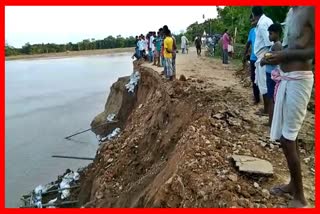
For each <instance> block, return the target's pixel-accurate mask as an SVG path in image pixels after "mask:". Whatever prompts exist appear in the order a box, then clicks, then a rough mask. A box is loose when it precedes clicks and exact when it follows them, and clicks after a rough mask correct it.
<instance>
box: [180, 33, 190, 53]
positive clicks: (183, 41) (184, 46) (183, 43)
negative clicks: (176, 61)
mask: <svg viewBox="0 0 320 214" xmlns="http://www.w3.org/2000/svg"><path fill="white" fill-rule="evenodd" d="M188 43H189V41H188V39H187V37H186V36H185V35H183V36H182V37H181V51H182V54H184V53H185V51H186V50H187V49H188V48H187V44H188Z"/></svg>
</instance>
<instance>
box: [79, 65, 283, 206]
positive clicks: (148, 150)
mask: <svg viewBox="0 0 320 214" xmlns="http://www.w3.org/2000/svg"><path fill="white" fill-rule="evenodd" d="M134 67H135V68H134V70H138V71H139V72H140V75H141V79H140V81H139V83H138V86H137V88H136V89H135V93H134V94H131V93H128V92H127V90H126V88H125V84H127V83H128V81H129V78H128V77H126V78H120V79H119V80H118V81H117V82H116V83H115V84H113V86H112V88H111V92H110V95H109V98H108V100H107V103H106V106H105V111H104V112H103V113H101V114H99V115H98V116H97V117H96V118H95V119H94V121H93V122H92V124H91V125H92V127H96V126H98V125H99V124H101V123H103V122H104V121H105V120H106V117H107V116H108V115H109V114H112V113H114V114H116V120H117V121H118V122H117V123H116V124H112V125H110V124H109V125H104V126H100V127H99V128H96V129H95V128H94V129H93V131H94V132H95V133H96V134H99V135H101V136H103V135H106V134H108V133H110V132H111V131H112V130H113V129H114V128H116V127H119V128H120V129H121V133H120V135H119V136H118V137H117V138H115V139H113V140H111V141H106V142H104V143H102V144H101V146H100V148H99V149H98V151H97V155H96V158H95V160H94V162H93V163H92V164H90V165H89V166H88V167H87V168H86V169H85V170H84V171H83V172H82V174H81V186H80V190H77V192H76V193H75V194H77V197H78V199H79V202H80V205H81V206H84V207H281V206H285V205H286V200H285V199H283V198H276V197H271V196H270V194H269V192H268V191H267V190H266V189H269V187H270V185H273V184H274V183H279V182H283V180H282V179H283V177H281V176H273V177H264V176H251V175H248V174H241V173H239V172H237V170H236V169H235V167H234V164H233V162H232V161H231V160H230V157H231V155H232V154H244V155H252V156H255V157H259V158H263V159H266V160H269V161H270V162H271V163H272V164H273V165H277V168H276V169H275V171H276V173H275V174H279V175H281V174H282V175H283V172H282V171H283V169H284V168H285V167H286V164H285V162H284V160H283V158H282V154H281V150H280V148H279V147H277V146H275V147H274V146H273V149H265V148H263V147H262V146H261V142H264V141H265V142H267V141H268V140H267V138H266V137H265V136H263V133H261V131H260V129H261V127H259V126H256V125H255V119H254V118H252V117H250V116H249V115H248V114H247V109H248V107H249V105H250V104H249V102H248V101H246V100H245V99H244V97H243V95H241V94H239V93H238V92H237V91H236V90H234V89H233V88H229V87H226V88H221V89H216V90H211V89H209V87H208V85H207V84H205V82H203V81H202V80H196V79H190V78H189V79H188V80H187V81H180V80H176V81H173V82H169V81H167V80H165V79H164V78H162V77H161V76H160V75H159V74H158V73H157V72H155V71H154V70H152V69H150V68H146V67H143V66H142V65H140V64H137V63H136V64H135V66H134ZM259 138H260V140H259V141H258V140H257V139H259ZM278 168H279V169H278ZM254 182H256V183H257V184H258V186H257V185H256V184H254Z"/></svg>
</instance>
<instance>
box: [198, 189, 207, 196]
mask: <svg viewBox="0 0 320 214" xmlns="http://www.w3.org/2000/svg"><path fill="white" fill-rule="evenodd" d="M198 195H199V196H202V197H204V196H205V195H206V193H205V192H204V191H202V190H200V191H199V192H198Z"/></svg>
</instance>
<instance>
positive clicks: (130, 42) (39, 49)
mask: <svg viewBox="0 0 320 214" xmlns="http://www.w3.org/2000/svg"><path fill="white" fill-rule="evenodd" d="M134 46H135V38H134V37H133V36H130V37H127V38H124V37H122V36H120V35H119V36H117V37H113V36H108V37H107V38H104V39H102V40H95V39H94V38H92V39H85V40H83V41H81V42H78V43H72V42H69V43H67V44H54V43H47V44H43V43H42V44H30V43H26V44H25V45H24V46H22V48H15V47H12V46H10V45H9V44H6V47H5V54H6V56H12V55H20V54H27V55H29V54H45V53H58V52H66V51H82V50H97V49H110V48H125V47H134Z"/></svg>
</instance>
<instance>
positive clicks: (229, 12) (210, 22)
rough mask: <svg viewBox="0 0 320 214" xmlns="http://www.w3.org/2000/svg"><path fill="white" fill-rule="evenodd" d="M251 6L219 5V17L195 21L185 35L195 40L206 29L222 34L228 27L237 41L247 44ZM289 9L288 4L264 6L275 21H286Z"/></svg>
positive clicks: (267, 13) (209, 31) (265, 10)
mask: <svg viewBox="0 0 320 214" xmlns="http://www.w3.org/2000/svg"><path fill="white" fill-rule="evenodd" d="M251 8H252V7H244V6H227V7H224V8H222V7H217V12H218V16H217V18H214V19H206V20H204V22H203V23H198V22H195V23H193V24H191V25H189V26H188V27H187V30H186V32H185V35H186V36H187V37H188V39H191V40H192V41H193V40H194V38H195V37H196V36H199V35H202V34H203V32H204V31H205V32H206V33H207V34H210V33H211V34H222V33H223V32H224V30H225V29H228V31H229V32H230V33H231V35H232V36H233V37H234V36H236V42H237V43H241V44H245V43H246V42H247V39H248V33H249V30H250V28H251V25H250V21H249V17H250V14H251ZM288 11H289V7H288V6H269V7H264V12H265V14H266V15H267V16H268V17H269V18H271V19H272V20H273V22H275V23H282V22H284V20H285V18H286V15H287V12H288ZM236 28H237V32H236V35H235V29H236Z"/></svg>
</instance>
